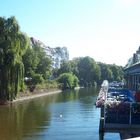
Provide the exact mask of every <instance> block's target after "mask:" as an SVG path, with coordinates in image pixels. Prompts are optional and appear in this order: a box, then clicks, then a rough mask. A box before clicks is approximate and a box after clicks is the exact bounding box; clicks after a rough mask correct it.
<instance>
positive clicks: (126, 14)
mask: <svg viewBox="0 0 140 140" xmlns="http://www.w3.org/2000/svg"><path fill="white" fill-rule="evenodd" d="M139 7H140V1H139V0H1V5H0V16H5V17H9V16H13V15H14V16H15V17H16V18H17V20H18V22H19V24H20V27H21V30H22V31H23V32H26V33H27V35H29V36H33V37H35V38H37V39H39V40H41V41H42V42H44V43H45V44H46V45H48V46H50V47H56V46H61V47H63V46H66V47H67V48H68V50H69V53H70V58H73V57H79V56H87V55H88V56H90V57H93V58H94V59H95V60H96V61H100V62H105V63H109V64H113V63H115V64H117V65H122V66H124V65H125V64H126V63H127V61H128V59H129V58H130V57H131V56H132V55H133V53H135V52H136V50H137V49H138V47H139V45H140V8H139Z"/></svg>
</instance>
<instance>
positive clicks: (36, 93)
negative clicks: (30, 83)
mask: <svg viewBox="0 0 140 140" xmlns="http://www.w3.org/2000/svg"><path fill="white" fill-rule="evenodd" d="M61 92H62V90H60V89H50V90H47V89H39V90H35V91H34V92H32V93H31V92H29V91H26V92H25V93H21V94H20V95H19V96H18V97H17V98H16V99H15V100H13V101H9V103H15V102H19V101H25V100H30V99H33V98H38V97H42V96H47V95H51V94H58V93H61Z"/></svg>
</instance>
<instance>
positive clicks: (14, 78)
mask: <svg viewBox="0 0 140 140" xmlns="http://www.w3.org/2000/svg"><path fill="white" fill-rule="evenodd" d="M28 45H29V41H28V38H27V36H26V35H25V34H24V33H22V32H21V31H20V27H19V25H18V23H17V20H16V19H15V17H10V18H7V19H6V18H3V17H0V75H1V76H0V99H1V100H3V101H5V100H13V99H14V98H15V97H16V95H17V93H18V91H19V90H22V89H23V86H24V65H23V63H22V56H23V54H24V53H25V51H26V49H27V47H28Z"/></svg>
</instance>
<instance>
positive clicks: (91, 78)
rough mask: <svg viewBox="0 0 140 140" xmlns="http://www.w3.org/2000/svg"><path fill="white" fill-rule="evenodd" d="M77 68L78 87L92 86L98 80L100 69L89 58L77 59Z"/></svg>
mask: <svg viewBox="0 0 140 140" xmlns="http://www.w3.org/2000/svg"><path fill="white" fill-rule="evenodd" d="M77 68H78V74H77V77H78V78H79V80H80V85H84V86H89V85H94V83H95V82H96V81H97V80H99V79H100V68H99V67H98V65H97V64H96V62H95V61H94V59H93V58H91V57H83V58H82V57H81V58H79V60H78V64H77Z"/></svg>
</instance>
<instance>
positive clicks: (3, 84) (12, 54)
mask: <svg viewBox="0 0 140 140" xmlns="http://www.w3.org/2000/svg"><path fill="white" fill-rule="evenodd" d="M104 79H107V80H109V81H114V80H117V81H118V80H122V79H123V67H121V66H117V65H115V64H113V65H110V64H104V63H100V62H96V61H95V60H94V59H93V58H91V57H89V56H87V57H78V58H74V59H73V60H69V61H63V62H62V63H61V66H60V68H54V67H53V66H52V60H51V59H50V57H49V56H48V55H47V54H46V52H45V51H44V49H43V48H42V47H41V46H39V45H33V46H31V45H30V39H29V37H28V36H27V35H26V34H25V33H23V32H22V31H21V30H20V27H19V24H18V22H17V20H16V18H15V17H10V18H4V17H0V104H2V103H4V102H6V101H8V100H10V101H12V100H14V99H16V97H17V96H20V93H21V92H22V93H23V92H24V91H25V90H26V91H27V90H29V91H30V92H33V91H34V90H35V89H36V88H40V89H41V88H47V89H52V88H61V89H63V90H65V89H74V88H75V87H77V86H82V87H89V86H96V85H98V84H101V82H102V81H103V80H104Z"/></svg>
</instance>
